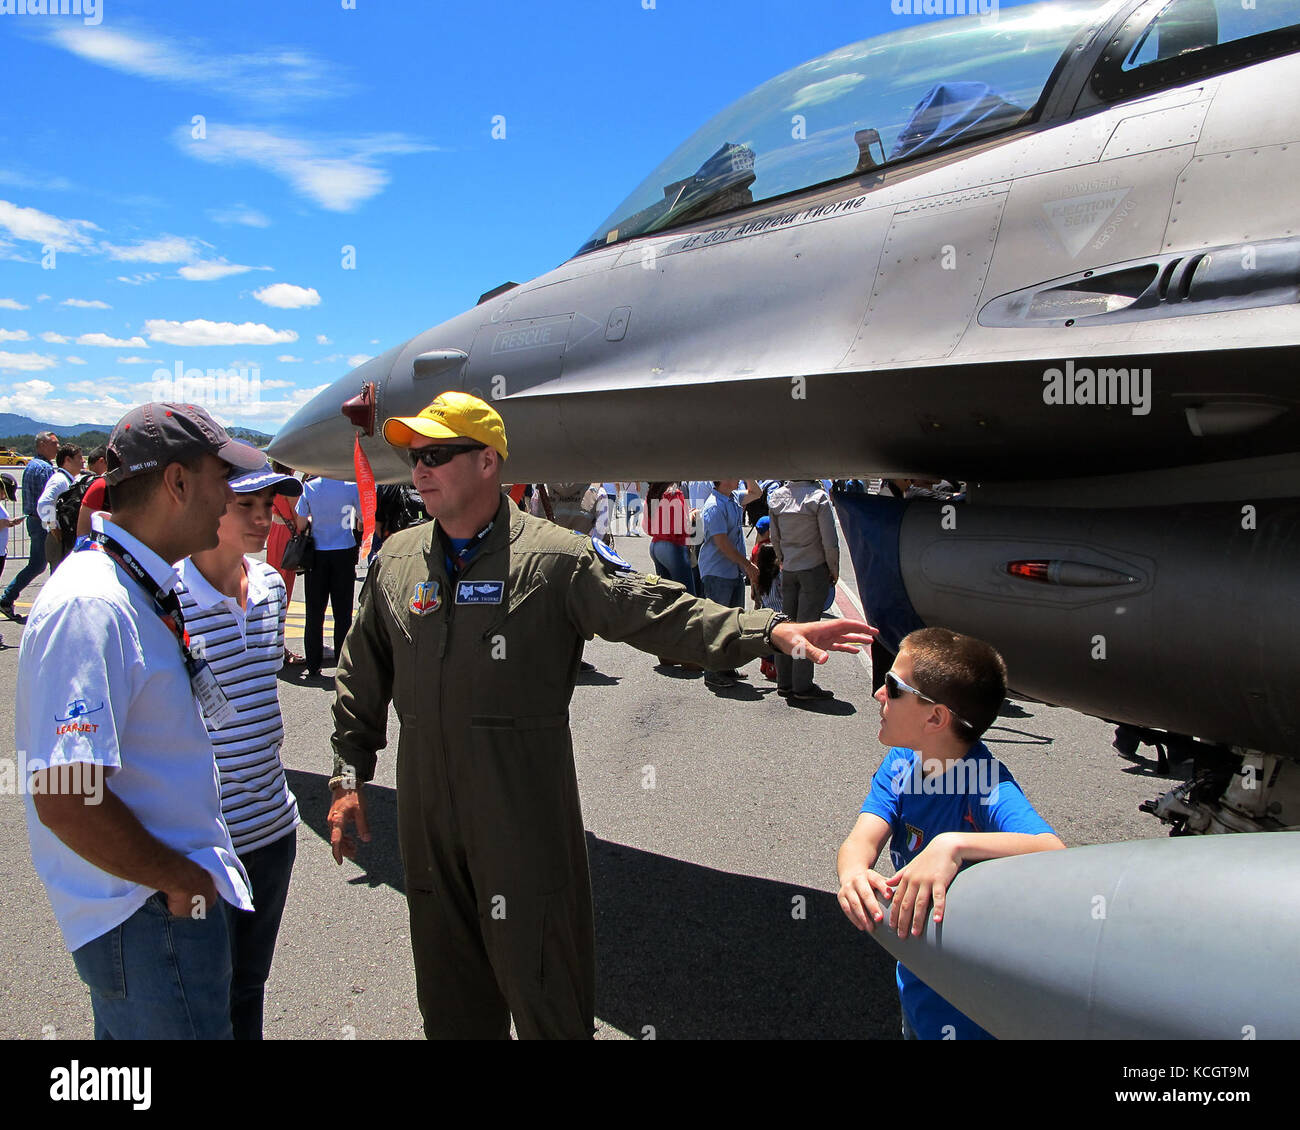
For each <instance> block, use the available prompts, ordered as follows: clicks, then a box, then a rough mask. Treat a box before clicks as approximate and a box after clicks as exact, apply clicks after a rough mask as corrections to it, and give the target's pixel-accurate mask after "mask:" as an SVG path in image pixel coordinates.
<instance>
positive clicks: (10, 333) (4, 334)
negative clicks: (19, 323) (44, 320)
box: [0, 330, 32, 341]
mask: <svg viewBox="0 0 1300 1130" xmlns="http://www.w3.org/2000/svg"><path fill="white" fill-rule="evenodd" d="M31 340H32V339H31V338H30V337H28V335H27V331H26V330H0V341H31Z"/></svg>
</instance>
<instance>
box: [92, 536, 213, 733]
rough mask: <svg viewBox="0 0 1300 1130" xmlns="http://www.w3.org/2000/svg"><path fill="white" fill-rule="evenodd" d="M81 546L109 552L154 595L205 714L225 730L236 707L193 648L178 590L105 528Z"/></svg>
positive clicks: (159, 615)
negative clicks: (159, 580) (157, 577)
mask: <svg viewBox="0 0 1300 1130" xmlns="http://www.w3.org/2000/svg"><path fill="white" fill-rule="evenodd" d="M77 549H78V550H84V549H97V550H99V551H100V552H101V553H105V554H107V555H108V556H109V557H111V558H112V559H113V560H114V561H115V562H117V564H118V565H120V566H121V567H122V568H123V569H124V570H126V572H127V574H128V575H129V576H130V577H131V578H132V580H134V581H135V582H136V583H137V584H138V585H139V586H140V587H141V588H142V589H144V591H145V592H147V593H148V594H149V595H150V597H152V598H153V606H154V611H155V612H157V613H158V617H159V619H160V620H162V622H163V624H164V625H165V626H166V628H167V630H168V631H169V632H171V634H172V635H173V636H175V637H176V642H177V643H178V644H179V645H180V649H181V655H182V657H183V658H184V660H185V670H186V672H187V673H188V674H189V677H190V686H191V687H193V688H194V697H195V698H197V699H198V700H199V705H200V706H201V707H202V708H203V714H204V717H206V718H207V720H208V721H209V722H211V723H212V725H213V726H215V727H216V728H217V729H218V730H219V729H221V728H222V727H223V726H224V725H225V724H226V723H227V722H229V721H230V720H231V719H232V718H233V717H234V716H235V708H234V707H233V706H232V705H231V703H230V700H229V699H228V698H226V692H225V691H223V690H222V689H221V684H220V683H218V682H217V677H216V675H214V674H213V673H212V668H211V667H209V666H208V662H207V660H206V659H204V658H203V657H202V656H200V655H197V654H195V652H194V651H193V650H192V649H191V648H190V634H189V632H187V631H186V630H185V617H184V616H183V615H182V614H181V601H180V597H179V596H177V595H176V592H175V591H174V590H173V591H171V592H164V591H163V590H162V587H161V586H160V585H159V584H158V583H157V582H156V581H155V580H154V579H153V578H152V577H151V576H149V574H148V573H147V572H146V571H145V568H144V566H143V565H141V564H140V562H139V561H137V560H136V559H135V558H134V557H133V556H132V555H131V553H130V552H129V551H128V550H127V549H126V547H125V546H123V545H122V543H121V542H119V541H117V540H116V539H115V538H113V537H110V536H109V535H108V534H106V533H104V532H102V531H101V530H93V531H92V532H91V533H90V534H88V535H87V537H86V541H85V542H84V543H83V544H81V545H78V546H77Z"/></svg>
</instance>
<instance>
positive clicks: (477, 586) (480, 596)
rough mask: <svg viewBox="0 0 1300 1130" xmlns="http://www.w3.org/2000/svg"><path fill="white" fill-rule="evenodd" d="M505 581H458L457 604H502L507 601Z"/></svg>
mask: <svg viewBox="0 0 1300 1130" xmlns="http://www.w3.org/2000/svg"><path fill="white" fill-rule="evenodd" d="M505 591H506V583H505V581H458V582H457V583H456V603H457V604H500V603H501V601H502V600H503V599H505Z"/></svg>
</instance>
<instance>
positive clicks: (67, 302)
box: [59, 298, 113, 310]
mask: <svg viewBox="0 0 1300 1130" xmlns="http://www.w3.org/2000/svg"><path fill="white" fill-rule="evenodd" d="M59 305H60V306H75V307H76V308H77V309H78V310H111V309H113V307H111V306H110V305H109V304H108V303H107V302H101V301H100V300H99V299H98V298H91V299H85V298H65V299H64V300H63V301H62V302H60V303H59Z"/></svg>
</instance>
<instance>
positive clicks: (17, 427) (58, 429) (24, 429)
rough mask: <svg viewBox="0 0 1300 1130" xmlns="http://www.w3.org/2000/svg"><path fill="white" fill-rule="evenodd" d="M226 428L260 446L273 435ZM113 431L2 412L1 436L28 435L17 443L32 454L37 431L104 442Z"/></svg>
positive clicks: (109, 425) (236, 436) (99, 425)
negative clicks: (95, 435) (93, 434)
mask: <svg viewBox="0 0 1300 1130" xmlns="http://www.w3.org/2000/svg"><path fill="white" fill-rule="evenodd" d="M114 422H116V421H114ZM226 430H227V431H228V432H229V433H230V434H231V435H232V436H234V437H235V439H241V440H244V441H245V442H246V443H251V444H255V445H257V446H258V447H261V446H263V445H264V444H267V443H270V442H271V437H270V436H269V435H267V434H266V433H265V432H255V431H253V430H252V429H251V428H227V429H226ZM112 431H113V425H112V424H42V423H40V422H39V421H37V420H33V419H32V418H31V417H30V416H19V415H16V414H15V413H13V412H0V436H7V437H10V438H13V439H21V438H22V437H24V436H26V437H27V444H26V445H25V446H21V445H18V444H15V446H16V447H17V448H18V450H20V451H23V452H25V453H26V454H31V449H32V441H33V440H34V439H35V437H36V433H37V432H53V433H54V434H55V435H57V436H58V437H59V438H60V439H63V438H64V437H73V436H81V435H85V434H86V433H87V432H97V433H99V434H100V435H102V436H103V439H102V440H100V441H99V442H101V443H102V442H104V440H107V439H108V437H109V435H111V434H112Z"/></svg>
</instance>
